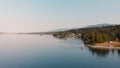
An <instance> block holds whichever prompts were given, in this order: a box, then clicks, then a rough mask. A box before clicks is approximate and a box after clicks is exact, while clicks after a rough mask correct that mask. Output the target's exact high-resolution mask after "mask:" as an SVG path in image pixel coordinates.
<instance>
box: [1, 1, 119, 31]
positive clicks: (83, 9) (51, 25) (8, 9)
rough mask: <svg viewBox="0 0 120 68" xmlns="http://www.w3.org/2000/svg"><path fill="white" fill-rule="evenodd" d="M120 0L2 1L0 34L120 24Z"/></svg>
mask: <svg viewBox="0 0 120 68" xmlns="http://www.w3.org/2000/svg"><path fill="white" fill-rule="evenodd" d="M119 7H120V0H1V1H0V32H44V31H51V30H55V29H62V28H75V27H79V28H80V27H85V26H88V25H95V24H100V23H109V24H119V23H120V8H119Z"/></svg>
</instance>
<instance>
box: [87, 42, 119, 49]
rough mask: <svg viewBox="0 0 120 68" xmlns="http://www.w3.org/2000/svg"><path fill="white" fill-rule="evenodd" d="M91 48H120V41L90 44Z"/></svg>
mask: <svg viewBox="0 0 120 68" xmlns="http://www.w3.org/2000/svg"><path fill="white" fill-rule="evenodd" d="M88 47H90V48H95V49H116V50H120V42H111V43H108V42H105V43H97V44H96V45H94V46H93V45H88Z"/></svg>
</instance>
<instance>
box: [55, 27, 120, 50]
mask: <svg viewBox="0 0 120 68" xmlns="http://www.w3.org/2000/svg"><path fill="white" fill-rule="evenodd" d="M53 36H55V37H57V38H71V37H75V38H80V39H82V40H83V41H84V43H85V44H87V45H88V46H89V47H92V48H110V49H111V48H112V49H120V25H109V26H100V27H88V28H87V27H86V28H78V29H71V30H67V31H61V32H55V33H54V34H53Z"/></svg>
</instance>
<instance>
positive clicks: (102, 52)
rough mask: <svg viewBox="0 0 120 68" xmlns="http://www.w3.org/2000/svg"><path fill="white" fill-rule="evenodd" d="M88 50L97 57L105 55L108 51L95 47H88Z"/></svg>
mask: <svg viewBox="0 0 120 68" xmlns="http://www.w3.org/2000/svg"><path fill="white" fill-rule="evenodd" d="M88 49H89V51H90V52H91V53H92V54H93V55H96V56H98V57H105V56H107V55H108V54H109V53H110V50H108V49H95V48H88Z"/></svg>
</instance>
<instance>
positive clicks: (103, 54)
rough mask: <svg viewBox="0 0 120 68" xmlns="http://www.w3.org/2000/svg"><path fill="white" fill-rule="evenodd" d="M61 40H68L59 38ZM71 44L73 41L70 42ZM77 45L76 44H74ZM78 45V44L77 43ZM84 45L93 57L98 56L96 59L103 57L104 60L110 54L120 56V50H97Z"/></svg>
mask: <svg viewBox="0 0 120 68" xmlns="http://www.w3.org/2000/svg"><path fill="white" fill-rule="evenodd" d="M58 39H59V40H67V39H65V38H58ZM77 40H80V41H82V40H81V39H77ZM69 42H71V41H69ZM74 43H75V42H74ZM77 44H78V43H77ZM81 44H83V45H84V46H85V47H86V49H88V50H89V52H90V53H91V54H92V55H93V56H96V57H102V58H105V57H107V56H109V55H110V54H112V55H114V54H116V53H117V54H118V56H120V50H115V49H98V48H97V49H96V48H90V47H88V46H87V45H85V44H84V43H81ZM80 49H81V50H83V47H82V46H81V47H80Z"/></svg>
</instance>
